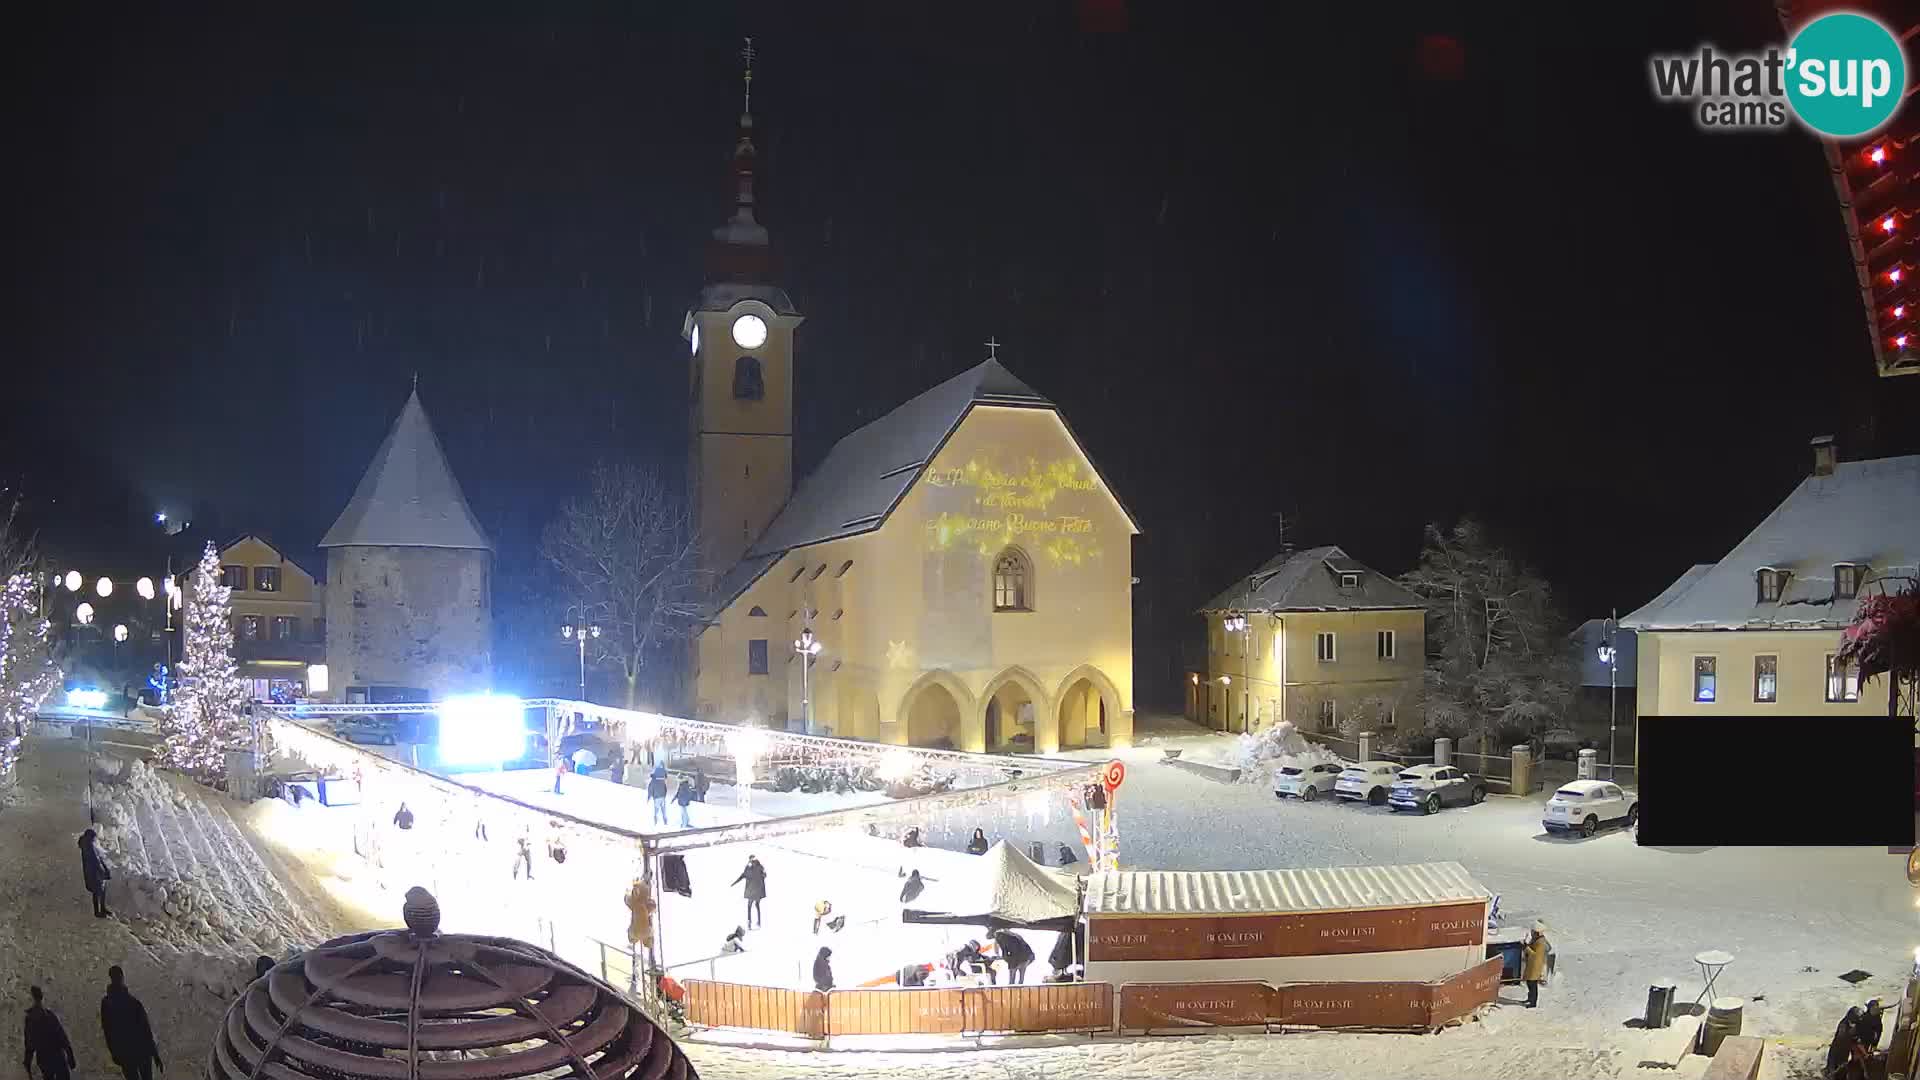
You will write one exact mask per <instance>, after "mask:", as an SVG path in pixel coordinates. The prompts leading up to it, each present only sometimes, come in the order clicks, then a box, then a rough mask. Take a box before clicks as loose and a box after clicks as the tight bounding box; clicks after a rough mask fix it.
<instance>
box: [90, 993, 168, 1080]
mask: <svg viewBox="0 0 1920 1080" xmlns="http://www.w3.org/2000/svg"><path fill="white" fill-rule="evenodd" d="M100 1030H101V1032H102V1033H103V1034H105V1035H106V1038H107V1053H108V1054H109V1055H110V1056H111V1057H112V1058H113V1063H114V1064H115V1065H118V1066H120V1071H121V1072H122V1073H124V1074H126V1077H127V1080H153V1070H154V1067H155V1066H159V1068H160V1070H161V1071H162V1072H164V1071H166V1068H167V1065H166V1062H163V1061H161V1060H160V1047H159V1046H158V1045H156V1044H155V1043H154V1041H153V1026H152V1025H151V1024H149V1023H147V1007H146V1006H145V1005H142V1004H140V999H139V998H137V997H134V996H133V994H132V993H131V992H129V991H128V990H127V973H126V972H124V971H121V970H120V965H118V964H115V965H114V966H112V967H110V968H108V969H107V993H106V996H105V997H102V998H101V999H100Z"/></svg>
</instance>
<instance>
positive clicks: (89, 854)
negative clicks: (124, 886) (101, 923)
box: [80, 829, 113, 919]
mask: <svg viewBox="0 0 1920 1080" xmlns="http://www.w3.org/2000/svg"><path fill="white" fill-rule="evenodd" d="M98 835H99V834H98V833H95V832H94V831H93V830H92V829H88V830H87V831H86V832H83V833H81V834H80V876H81V878H82V879H84V880H85V881H86V883H87V891H88V892H90V893H92V894H93V917H94V918H96V919H104V918H106V917H107V916H109V915H111V914H113V912H111V911H108V910H107V882H108V881H109V880H111V879H112V878H113V871H111V870H109V869H107V860H105V859H103V858H101V857H100V851H99V849H98V848H96V847H94V846H93V842H94V840H95V839H96V838H97V837H98Z"/></svg>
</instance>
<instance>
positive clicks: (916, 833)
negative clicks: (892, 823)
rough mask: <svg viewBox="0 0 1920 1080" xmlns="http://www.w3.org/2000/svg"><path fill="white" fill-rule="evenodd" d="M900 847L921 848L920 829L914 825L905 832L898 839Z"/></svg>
mask: <svg viewBox="0 0 1920 1080" xmlns="http://www.w3.org/2000/svg"><path fill="white" fill-rule="evenodd" d="M900 846H901V847H921V846H922V844H921V841H920V827H919V826H917V825H916V826H914V827H912V828H910V829H908V830H907V832H906V835H904V836H902V837H901V838H900Z"/></svg>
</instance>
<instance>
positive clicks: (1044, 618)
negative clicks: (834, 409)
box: [683, 116, 1139, 753]
mask: <svg viewBox="0 0 1920 1080" xmlns="http://www.w3.org/2000/svg"><path fill="white" fill-rule="evenodd" d="M752 131H753V127H752V118H751V117H750V116H743V117H742V118H741V131H740V137H739V140H738V142H737V144H736V149H735V159H734V160H735V174H736V178H737V187H736V194H735V211H734V215H733V218H732V220H730V221H729V222H728V223H727V224H726V225H725V226H723V227H721V228H720V229H718V230H716V231H715V234H714V241H715V243H714V247H713V251H712V254H711V258H710V262H709V274H710V278H709V283H708V285H707V286H706V288H705V289H704V290H703V291H702V292H701V294H700V299H699V301H698V302H697V303H696V305H695V306H694V309H693V310H692V311H691V312H689V313H688V315H687V318H686V322H685V324H684V331H683V336H684V337H685V339H686V340H687V343H688V347H689V349H690V350H691V353H692V364H691V373H690V380H689V389H690V394H689V396H690V398H691V411H692V418H691V424H690V432H691V440H692V446H691V447H690V448H689V460H690V464H689V481H690V490H691V496H692V502H693V507H694V517H695V521H696V525H697V527H698V529H699V533H700V536H701V539H702V544H703V552H704V556H705V559H706V564H707V566H708V567H709V568H711V569H712V570H713V571H714V572H715V576H716V579H717V584H716V587H715V595H714V602H713V605H712V611H711V616H710V621H709V623H708V625H707V626H706V628H705V629H704V631H703V632H702V633H701V635H700V637H699V639H698V641H697V643H696V646H695V650H694V652H695V657H694V663H695V670H694V672H693V679H694V685H695V688H696V690H695V696H696V705H695V708H696V712H697V715H699V716H700V717H701V718H703V719H715V720H721V721H728V722H736V723H752V724H760V725H771V726H774V727H786V728H792V729H805V728H807V727H809V726H811V728H812V730H814V731H816V732H830V733H832V734H835V735H839V736H843V737H850V738H859V739H872V740H877V741H881V742H888V743H897V744H911V745H916V746H941V745H945V746H951V747H955V748H958V749H964V750H973V751H982V750H1023V751H1033V752H1039V753H1047V752H1051V751H1054V750H1058V749H1061V748H1067V747H1079V746H1102V745H1105V746H1126V745H1128V744H1129V743H1130V741H1131V738H1132V732H1133V629H1132V620H1133V612H1132V580H1133V577H1132V575H1133V555H1132V538H1133V536H1134V535H1135V534H1136V533H1137V532H1138V531H1139V529H1138V528H1137V526H1136V525H1135V523H1134V520H1133V518H1132V517H1131V516H1130V515H1129V514H1128V513H1127V511H1126V509H1125V508H1124V507H1122V506H1121V504H1120V502H1119V501H1118V500H1117V499H1116V498H1115V497H1114V495H1113V493H1112V492H1111V491H1109V490H1108V488H1107V486H1106V484H1105V482H1104V481H1103V480H1102V479H1101V478H1100V475H1099V473H1098V471H1097V470H1096V469H1095V468H1094V466H1093V463H1092V462H1091V461H1090V460H1089V459H1088V458H1087V455H1086V453H1085V451H1084V450H1083V449H1082V448H1081V446H1080V443H1079V441H1078V440H1077V439H1075V437H1074V435H1073V433H1072V432H1071V431H1070V430H1069V429H1068V427H1067V424H1066V422H1065V420H1064V419H1063V418H1062V417H1061V416H1060V414H1059V412H1058V410H1056V409H1055V408H1054V406H1053V404H1052V403H1051V402H1049V401H1047V400H1046V399H1045V398H1043V397H1041V396H1040V395H1039V394H1037V393H1035V392H1034V391H1033V390H1032V389H1031V388H1029V387H1028V386H1027V385H1026V384H1024V383H1022V382H1021V381H1020V380H1019V379H1017V378H1015V377H1014V376H1013V375H1012V374H1011V373H1009V372H1008V371H1007V370H1006V368H1004V367H1002V366H1001V365H1000V364H999V363H998V362H997V361H996V360H993V359H989V360H987V361H986V362H985V363H982V364H980V365H978V366H975V367H973V368H970V369H969V370H967V371H964V372H962V373H960V374H959V375H956V376H955V377H953V378H951V379H949V380H947V381H946V382H944V383H941V384H940V385H939V386H936V387H934V388H933V389H931V390H928V391H927V392H926V393H923V394H921V395H920V396H919V397H916V398H914V399H912V400H911V401H908V402H906V403H905V404H903V405H901V406H900V407H899V408H897V409H895V410H894V411H892V412H890V413H888V414H887V415H885V416H883V417H881V418H880V419H878V420H875V421H874V422H873V423H870V424H868V425H866V426H865V427H862V428H860V429H859V430H858V431H855V432H853V433H852V434H850V435H848V436H846V437H845V438H843V439H841V440H840V441H839V442H838V443H836V444H835V445H834V447H833V449H832V450H831V452H829V453H828V455H827V457H826V458H825V460H824V461H822V463H821V464H820V466H819V467H818V468H817V469H815V470H814V471H813V473H812V474H811V475H809V476H808V477H807V478H806V479H805V481H804V482H802V483H801V484H800V485H799V488H798V490H797V491H796V490H794V489H793V487H792V485H793V434H792V433H793V385H794V381H793V363H794V358H793V337H794V331H795V329H796V328H798V327H799V325H800V323H801V318H802V317H801V315H800V314H799V312H798V311H797V310H796V309H795V307H794V305H793V303H792V301H791V300H790V299H789V298H788V296H787V294H786V292H785V291H784V290H782V289H780V288H778V287H775V286H773V285H771V284H768V283H767V279H768V277H769V276H770V267H771V259H770V258H769V257H768V254H767V233H766V230H765V229H764V228H763V227H761V226H760V225H759V224H758V223H757V222H756V221H755V220H754V216H753V169H752V164H753V156H754V150H753V143H752ZM808 633H810V634H811V640H812V641H813V642H815V643H816V644H817V646H818V651H817V653H815V654H813V655H812V656H811V658H810V661H809V662H808V663H807V664H806V665H805V666H803V664H802V662H801V659H800V654H799V653H798V652H797V651H796V649H795V645H796V642H798V641H800V640H801V639H802V638H803V635H805V634H808ZM809 720H811V725H809Z"/></svg>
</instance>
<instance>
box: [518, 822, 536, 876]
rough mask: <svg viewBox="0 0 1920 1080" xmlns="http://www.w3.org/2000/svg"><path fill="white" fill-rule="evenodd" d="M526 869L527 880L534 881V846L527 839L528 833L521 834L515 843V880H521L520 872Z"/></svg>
mask: <svg viewBox="0 0 1920 1080" xmlns="http://www.w3.org/2000/svg"><path fill="white" fill-rule="evenodd" d="M522 867H525V868H526V871H527V880H528V881H532V880H533V844H532V843H531V842H530V841H529V840H528V839H527V834H526V831H525V830H524V829H523V830H521V832H520V839H519V840H517V841H515V843H514V852H513V880H515V881H519V880H520V870H521V868H522Z"/></svg>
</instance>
